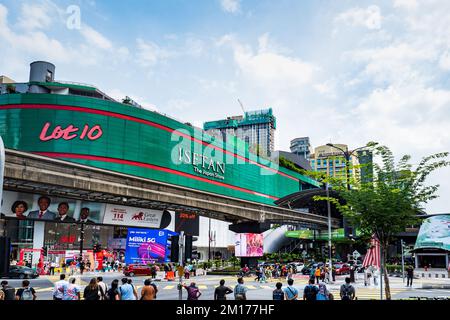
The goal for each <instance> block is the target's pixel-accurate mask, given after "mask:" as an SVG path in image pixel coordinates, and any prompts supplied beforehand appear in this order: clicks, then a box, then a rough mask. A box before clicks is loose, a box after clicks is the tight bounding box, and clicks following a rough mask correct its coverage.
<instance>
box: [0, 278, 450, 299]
mask: <svg viewBox="0 0 450 320" xmlns="http://www.w3.org/2000/svg"><path fill="white" fill-rule="evenodd" d="M96 276H102V277H103V281H104V282H105V283H106V284H107V285H108V286H109V285H110V284H111V282H112V280H114V279H119V280H120V279H121V278H122V277H123V274H120V273H112V272H111V273H89V274H84V275H82V276H81V275H75V277H76V278H77V281H76V283H77V285H79V286H80V289H81V292H83V289H84V287H85V286H86V285H87V284H88V283H89V281H90V279H91V278H92V277H96ZM147 278H149V277H133V278H132V279H133V284H134V285H136V286H137V289H138V293H139V294H140V290H141V288H142V287H143V282H144V280H145V279H147ZM344 278H345V276H337V277H336V283H334V284H331V285H327V287H328V289H329V290H330V291H331V293H332V294H333V296H334V299H335V300H340V297H339V288H340V286H341V285H342V284H343V283H344ZM221 279H224V280H225V285H226V286H229V287H231V288H232V289H233V288H234V286H235V284H236V283H237V282H236V280H237V277H236V276H217V275H206V276H197V277H191V278H190V279H186V280H185V279H184V278H183V282H184V283H186V284H190V283H191V282H195V283H196V284H197V286H198V287H199V289H200V291H201V292H202V295H201V296H200V299H199V300H212V299H213V298H214V289H215V287H217V286H218V283H219V281H220V280H221ZM2 280H3V279H2ZM7 280H8V281H9V284H10V285H11V286H13V287H14V288H16V289H18V288H20V286H21V280H19V279H7ZM58 280H59V275H54V276H41V277H39V278H37V279H32V280H30V283H31V286H32V287H33V288H34V289H35V290H36V294H37V296H38V300H51V299H52V290H53V284H54V283H55V282H56V281H58ZM254 280H255V279H254V278H253V277H247V278H245V279H244V285H245V286H246V287H247V289H248V291H247V299H248V300H272V291H273V290H274V289H275V283H276V282H278V281H279V280H276V279H270V280H269V281H268V282H267V283H259V282H256V281H254ZM281 282H282V283H283V288H284V287H285V286H286V285H287V284H286V280H285V279H283V280H282V281H281ZM155 283H156V284H157V286H158V294H157V300H178V299H179V291H178V289H177V284H178V280H176V281H167V280H160V281H156V282H155ZM306 283H307V278H306V277H302V278H297V279H295V280H294V286H295V287H296V288H297V289H298V290H299V293H300V294H299V295H302V293H303V288H304V287H305V285H306ZM429 284H435V285H443V284H444V285H447V286H450V280H449V279H438V280H435V279H414V284H413V287H412V288H408V287H406V285H405V284H403V281H402V279H401V278H397V277H391V278H390V286H391V294H392V299H393V300H395V299H408V298H412V297H427V298H442V297H445V298H449V297H450V289H424V288H422V286H423V285H429ZM354 287H355V289H356V296H357V298H358V300H373V299H375V300H379V299H380V287H379V286H378V287H377V286H371V287H364V283H363V280H361V279H359V280H357V281H356V283H355V284H354ZM427 287H428V286H427ZM383 291H384V290H383ZM383 297H385V295H384V292H383ZM186 298H187V292H186V290H184V289H183V300H185V299H186ZM228 299H229V300H234V297H233V294H230V295H228Z"/></svg>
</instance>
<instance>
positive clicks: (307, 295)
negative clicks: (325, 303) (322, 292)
mask: <svg viewBox="0 0 450 320" xmlns="http://www.w3.org/2000/svg"><path fill="white" fill-rule="evenodd" d="M314 282H315V281H314V278H313V279H309V284H308V285H307V286H306V287H305V289H304V290H303V300H306V301H316V300H317V299H316V296H317V293H318V292H319V289H318V288H317V287H316V286H315V285H314Z"/></svg>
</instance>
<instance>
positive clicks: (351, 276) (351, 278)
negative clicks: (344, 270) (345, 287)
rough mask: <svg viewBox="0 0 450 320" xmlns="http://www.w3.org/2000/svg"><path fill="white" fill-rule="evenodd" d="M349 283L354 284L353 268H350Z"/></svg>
mask: <svg viewBox="0 0 450 320" xmlns="http://www.w3.org/2000/svg"><path fill="white" fill-rule="evenodd" d="M350 282H351V283H355V266H350Z"/></svg>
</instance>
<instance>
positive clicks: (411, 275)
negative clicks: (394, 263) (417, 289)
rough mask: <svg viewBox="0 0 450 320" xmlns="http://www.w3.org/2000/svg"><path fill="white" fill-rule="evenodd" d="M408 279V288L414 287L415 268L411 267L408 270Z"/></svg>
mask: <svg viewBox="0 0 450 320" xmlns="http://www.w3.org/2000/svg"><path fill="white" fill-rule="evenodd" d="M406 278H407V284H406V286H407V287H412V283H413V278H414V268H413V267H412V266H411V265H410V266H408V268H407V269H406Z"/></svg>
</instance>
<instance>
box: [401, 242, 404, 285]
mask: <svg viewBox="0 0 450 320" xmlns="http://www.w3.org/2000/svg"><path fill="white" fill-rule="evenodd" d="M400 244H401V246H402V279H403V283H405V256H404V250H403V249H404V246H405V243H404V242H403V239H400Z"/></svg>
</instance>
